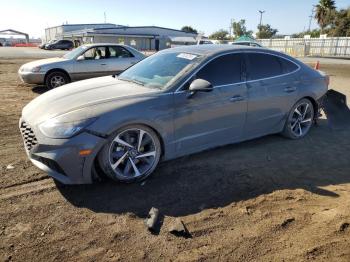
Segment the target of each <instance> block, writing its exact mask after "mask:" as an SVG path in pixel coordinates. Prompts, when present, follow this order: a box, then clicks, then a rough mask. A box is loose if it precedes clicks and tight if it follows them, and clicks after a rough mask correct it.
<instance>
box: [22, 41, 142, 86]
mask: <svg viewBox="0 0 350 262" xmlns="http://www.w3.org/2000/svg"><path fill="white" fill-rule="evenodd" d="M144 58H145V56H144V55H143V54H142V53H140V52H139V51H137V50H136V49H134V48H132V47H129V46H124V45H118V44H88V45H83V46H80V47H78V48H76V49H74V50H72V51H71V52H69V53H67V54H65V55H64V56H62V57H57V58H48V59H41V60H37V61H33V62H29V63H27V64H24V65H22V66H21V67H20V69H19V71H18V74H19V76H20V78H21V80H22V81H23V82H25V83H28V84H44V85H46V86H47V87H48V88H50V89H51V88H56V87H59V86H61V85H64V84H67V83H69V82H72V81H77V80H83V79H87V78H93V77H99V76H107V75H114V74H119V73H121V72H123V71H124V70H125V69H127V68H129V67H130V66H132V65H133V64H136V63H137V62H139V61H140V60H142V59H144Z"/></svg>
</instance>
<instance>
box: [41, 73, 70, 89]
mask: <svg viewBox="0 0 350 262" xmlns="http://www.w3.org/2000/svg"><path fill="white" fill-rule="evenodd" d="M68 83H69V77H68V76H67V74H66V73H64V72H60V71H54V72H51V73H49V74H48V75H47V76H46V79H45V85H46V86H47V88H48V89H53V88H56V87H59V86H63V85H65V84H68Z"/></svg>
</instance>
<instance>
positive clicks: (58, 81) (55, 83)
mask: <svg viewBox="0 0 350 262" xmlns="http://www.w3.org/2000/svg"><path fill="white" fill-rule="evenodd" d="M50 83H51V86H52V87H53V88H56V87H59V86H62V85H64V84H65V83H66V80H65V79H64V77H63V76H60V75H55V76H53V77H52V78H51V79H50Z"/></svg>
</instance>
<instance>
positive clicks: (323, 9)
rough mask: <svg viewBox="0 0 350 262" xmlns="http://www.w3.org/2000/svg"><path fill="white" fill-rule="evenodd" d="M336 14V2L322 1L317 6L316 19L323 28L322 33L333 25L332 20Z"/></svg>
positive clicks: (330, 0) (331, 0) (332, 0)
mask: <svg viewBox="0 0 350 262" xmlns="http://www.w3.org/2000/svg"><path fill="white" fill-rule="evenodd" d="M334 12H335V1H334V0H320V2H319V3H318V5H316V13H315V18H316V20H317V23H318V24H319V26H320V27H321V32H323V31H324V29H325V28H326V27H327V26H328V25H330V24H331V23H332V18H333V17H334Z"/></svg>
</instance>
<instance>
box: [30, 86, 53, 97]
mask: <svg viewBox="0 0 350 262" xmlns="http://www.w3.org/2000/svg"><path fill="white" fill-rule="evenodd" d="M32 91H33V92H34V93H37V94H39V95H41V94H43V93H45V92H47V91H49V89H48V88H47V87H46V86H44V85H35V86H33V87H32Z"/></svg>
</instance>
